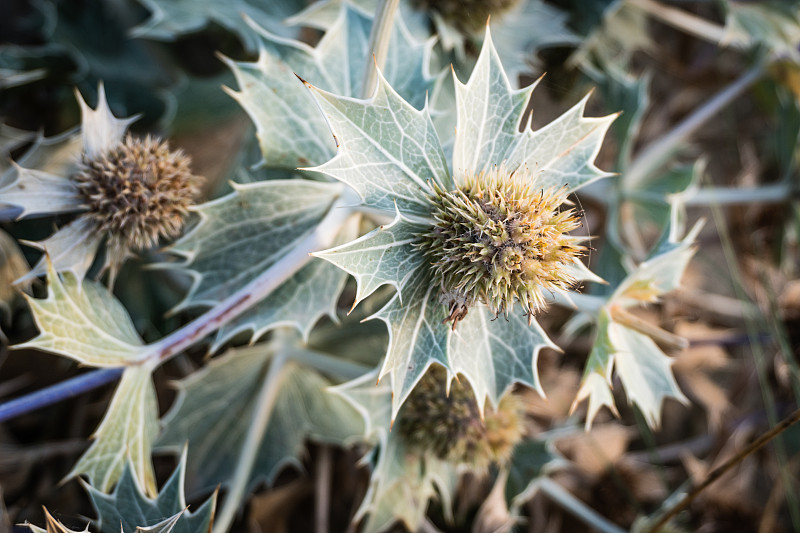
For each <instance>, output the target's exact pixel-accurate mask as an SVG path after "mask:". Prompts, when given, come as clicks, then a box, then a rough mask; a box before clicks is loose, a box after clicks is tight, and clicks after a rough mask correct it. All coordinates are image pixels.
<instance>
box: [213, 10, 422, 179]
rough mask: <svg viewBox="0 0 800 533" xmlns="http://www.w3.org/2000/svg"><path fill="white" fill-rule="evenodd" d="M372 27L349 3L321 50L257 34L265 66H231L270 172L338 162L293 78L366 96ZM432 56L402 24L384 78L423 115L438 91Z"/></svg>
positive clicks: (314, 110)
mask: <svg viewBox="0 0 800 533" xmlns="http://www.w3.org/2000/svg"><path fill="white" fill-rule="evenodd" d="M371 25H372V19H371V18H370V17H369V16H367V15H365V14H363V13H362V12H361V11H359V10H358V9H355V8H354V7H352V6H350V5H348V4H346V3H345V4H343V5H342V6H341V7H340V8H339V10H338V16H337V18H336V21H335V22H334V24H333V25H332V26H331V27H330V28H329V29H328V31H327V32H326V33H325V35H324V36H323V37H322V40H321V41H320V42H319V44H318V45H317V46H316V48H311V47H310V46H308V45H306V44H304V43H301V42H299V41H293V40H290V39H283V38H280V37H277V36H275V35H273V34H271V33H269V32H268V31H266V30H263V29H261V28H255V35H256V36H257V37H258V42H259V48H260V54H259V59H258V62H256V63H246V62H234V61H230V60H228V61H227V63H228V65H229V66H230V68H231V69H232V70H233V73H234V74H235V75H236V80H237V82H238V84H239V87H240V92H232V93H231V94H232V95H233V96H234V98H236V100H237V101H238V102H239V103H240V104H241V106H242V107H243V108H244V109H245V110H246V111H247V112H248V113H249V114H250V117H251V118H252V120H253V122H254V123H255V125H256V129H257V135H258V138H259V142H260V146H261V151H262V155H263V162H264V164H266V165H268V166H281V167H290V168H295V167H298V166H302V167H307V166H311V165H319V164H321V163H323V162H325V161H327V160H328V159H330V158H331V157H332V156H333V154H334V152H335V149H336V145H335V143H334V140H333V139H332V138H331V136H330V134H329V133H328V129H327V127H326V126H325V120H324V118H323V117H322V116H320V114H319V111H318V110H317V108H316V106H315V105H314V100H313V98H312V97H311V96H310V95H309V94H308V92H307V91H303V90H301V87H300V85H299V82H298V81H297V78H296V77H295V76H294V75H293V73H296V74H297V75H299V76H301V77H302V78H304V79H307V80H309V82H311V83H313V84H315V85H316V86H318V87H320V88H322V89H325V90H329V91H334V92H336V93H337V94H343V95H346V96H360V95H361V84H362V83H363V77H364V66H365V64H366V63H365V61H366V60H367V58H368V56H369V50H368V46H369V34H370V27H371ZM429 48H430V46H429V45H426V44H425V43H418V42H416V41H415V40H414V39H413V38H412V37H411V36H410V35H409V34H408V31H407V30H406V29H405V26H404V25H403V23H402V21H401V20H400V19H399V17H398V19H397V21H396V24H395V28H394V31H393V34H392V40H391V42H390V46H389V51H388V57H387V62H386V67H385V74H386V76H387V78H388V79H389V80H392V82H394V83H396V88H397V90H398V91H399V92H400V94H402V95H403V96H404V97H406V98H407V99H408V101H409V102H411V103H412V104H413V105H414V106H416V107H422V105H423V104H424V102H425V94H426V92H427V91H429V90H430V89H431V88H432V83H433V79H432V78H431V77H430V76H428V74H427V63H428V51H429Z"/></svg>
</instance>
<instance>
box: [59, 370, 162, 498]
mask: <svg viewBox="0 0 800 533" xmlns="http://www.w3.org/2000/svg"><path fill="white" fill-rule="evenodd" d="M152 371H153V369H152V368H150V367H148V366H146V365H136V366H131V367H128V368H126V369H125V372H123V374H122V379H121V380H120V382H119V385H118V386H117V390H116V391H115V392H114V397H113V398H112V399H111V404H110V405H109V406H108V410H107V411H106V414H105V416H104V417H103V421H102V422H100V426H99V427H98V428H97V431H95V434H94V439H95V441H94V443H93V444H92V445H91V447H90V448H89V449H88V450H86V452H85V453H84V454H83V455H82V456H81V458H80V459H79V460H78V463H77V464H76V465H75V466H74V467H73V468H72V470H71V471H70V473H69V474H68V475H67V478H68V479H69V478H72V477H74V476H78V475H81V474H84V475H86V477H87V478H89V482H90V483H91V484H92V486H93V487H97V488H98V489H99V490H101V491H103V492H108V491H110V490H111V487H113V486H114V484H115V483H116V482H117V481H118V480H119V478H120V476H122V473H123V470H124V468H125V464H126V462H127V461H129V462H130V466H131V468H132V470H133V472H132V473H131V475H135V476H136V478H137V480H138V482H139V483H140V484H141V486H142V487H144V490H145V492H146V493H147V494H155V493H156V484H155V477H154V475H153V466H152V463H151V461H150V454H151V447H152V443H153V440H154V439H155V437H156V435H157V434H158V404H157V401H156V391H155V388H154V387H153V379H152V377H151V374H152Z"/></svg>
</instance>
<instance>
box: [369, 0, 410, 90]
mask: <svg viewBox="0 0 800 533" xmlns="http://www.w3.org/2000/svg"><path fill="white" fill-rule="evenodd" d="M399 3H400V0H381V2H380V4H378V9H377V10H376V11H375V18H374V19H372V31H371V32H370V34H369V48H368V49H369V56H367V64H366V67H365V68H364V81H363V83H362V85H361V97H362V98H369V97H370V96H372V93H373V89H374V88H375V84H376V83H377V81H378V69H382V68H383V66H384V64H385V63H386V55H387V53H388V52H389V41H391V39H392V28H393V27H394V15H395V13H396V12H397V6H398V5H399Z"/></svg>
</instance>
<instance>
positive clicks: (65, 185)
mask: <svg viewBox="0 0 800 533" xmlns="http://www.w3.org/2000/svg"><path fill="white" fill-rule="evenodd" d="M7 172H8V177H7V178H6V179H7V180H8V182H7V183H6V184H5V185H4V186H3V187H2V188H0V204H6V205H13V206H17V207H19V208H21V212H20V213H19V214H18V215H17V218H25V217H34V216H43V215H48V214H53V213H74V212H76V211H82V210H83V208H82V207H81V199H80V195H79V193H78V188H77V187H76V186H75V184H74V183H73V182H72V181H71V180H69V179H66V178H64V177H62V176H57V175H55V174H51V173H49V172H45V171H42V170H36V169H30V168H22V167H20V166H15V167H13V168H12V169H10V170H9V171H7ZM9 178H11V179H9Z"/></svg>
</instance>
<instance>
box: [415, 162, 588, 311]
mask: <svg viewBox="0 0 800 533" xmlns="http://www.w3.org/2000/svg"><path fill="white" fill-rule="evenodd" d="M432 188H433V191H434V194H433V195H432V196H431V200H432V202H433V204H434V206H435V207H434V211H433V218H434V219H435V220H436V223H435V224H434V225H433V226H432V227H431V229H430V230H429V231H428V232H426V233H423V234H420V235H419V239H418V241H417V243H416V244H415V245H416V246H417V247H418V248H419V249H420V250H421V251H422V252H423V253H424V254H425V255H426V257H427V258H428V260H429V262H430V264H431V267H432V269H433V277H434V281H435V282H436V283H438V284H439V285H440V286H441V291H442V292H441V296H440V300H441V301H442V303H444V304H445V305H446V306H447V308H448V317H447V319H446V321H449V322H452V323H453V327H455V325H456V323H457V322H458V321H459V320H461V319H463V318H464V317H465V316H466V314H467V311H468V310H469V308H470V306H472V305H473V304H474V303H476V302H479V303H483V304H486V305H487V306H488V307H489V309H490V310H491V311H492V312H493V313H494V314H495V315H498V314H500V313H505V314H507V313H508V312H509V311H511V310H512V308H513V305H514V301H515V300H516V301H519V302H520V304H521V305H522V307H523V309H524V311H525V313H526V314H527V315H528V316H529V319H531V317H532V315H534V314H536V313H537V312H539V311H541V310H543V309H544V308H545V307H546V305H547V301H546V296H547V294H549V293H553V292H556V291H566V290H567V289H569V287H570V286H572V285H573V284H574V283H575V282H576V281H577V280H576V279H575V277H574V276H573V274H572V272H573V270H572V265H573V263H574V261H575V259H576V258H577V257H579V256H580V255H581V254H582V253H583V251H584V250H585V247H584V246H581V244H580V242H581V241H582V240H583V238H582V237H575V236H571V235H568V233H569V232H570V231H573V230H574V229H576V228H578V227H579V226H580V225H581V222H580V217H579V216H578V215H577V214H576V212H575V210H574V209H562V208H561V206H562V205H563V204H564V202H565V201H566V199H567V195H568V192H567V188H566V187H561V188H548V189H536V188H535V178H533V177H532V176H531V175H530V174H529V173H528V172H527V171H525V170H524V169H523V170H517V171H512V172H508V171H506V170H505V168H504V167H503V166H500V167H496V168H495V169H494V170H492V171H490V172H487V173H482V174H480V175H478V176H475V177H469V178H467V179H466V180H464V184H463V185H462V186H461V187H460V188H458V189H456V190H454V191H444V190H442V189H441V188H439V187H438V186H436V185H433V187H432Z"/></svg>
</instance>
